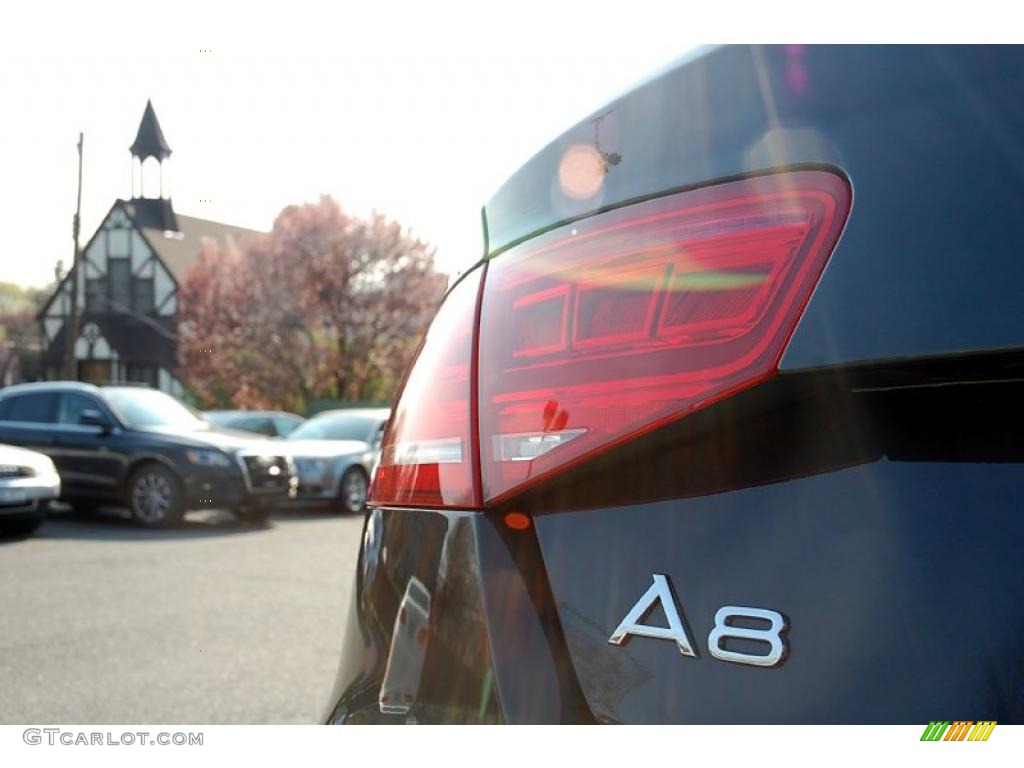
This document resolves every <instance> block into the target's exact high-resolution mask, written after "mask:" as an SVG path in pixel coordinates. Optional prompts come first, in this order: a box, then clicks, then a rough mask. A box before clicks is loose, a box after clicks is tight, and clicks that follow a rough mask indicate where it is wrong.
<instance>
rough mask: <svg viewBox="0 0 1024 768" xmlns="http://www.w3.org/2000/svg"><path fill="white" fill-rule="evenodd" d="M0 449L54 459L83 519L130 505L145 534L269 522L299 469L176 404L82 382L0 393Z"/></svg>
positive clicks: (147, 392)
mask: <svg viewBox="0 0 1024 768" xmlns="http://www.w3.org/2000/svg"><path fill="white" fill-rule="evenodd" d="M0 443H10V444H12V445H20V446H24V447H25V448H32V449H34V450H37V451H40V452H41V453H45V454H47V455H48V456H50V457H51V458H52V459H53V462H54V464H55V465H56V467H57V471H58V472H59V473H60V477H61V485H62V492H61V498H62V499H64V500H66V501H69V502H70V503H72V504H73V505H74V506H75V507H76V508H79V509H86V510H88V509H92V508H95V507H97V506H100V505H103V504H118V505H120V504H123V505H125V506H127V507H128V508H129V509H130V510H131V513H132V516H133V517H134V518H135V519H136V520H137V521H139V522H140V523H142V524H143V525H146V526H152V527H161V526H169V525H174V524H176V523H178V522H179V521H180V520H181V518H182V515H184V513H185V510H187V509H195V508H201V507H219V508H228V509H231V510H232V511H234V512H235V513H236V514H238V515H239V516H241V517H247V518H262V517H265V516H266V514H267V513H268V511H269V510H270V509H272V508H273V507H274V506H275V505H276V504H277V503H278V502H280V501H282V500H284V499H285V498H286V497H287V496H288V495H289V494H290V493H294V484H295V480H294V477H295V474H294V472H292V471H291V463H290V461H289V459H288V458H287V457H286V456H284V455H283V454H282V453H281V452H280V450H278V449H277V446H275V445H274V444H273V443H272V442H270V441H268V440H263V439H259V438H249V437H245V436H243V435H236V434H232V433H230V432H219V431H216V430H215V429H213V428H212V427H211V426H210V424H208V423H207V422H205V421H203V420H202V419H200V418H199V417H198V416H196V415H195V414H193V413H192V412H191V411H190V410H189V409H188V408H186V407H185V406H184V405H182V404H181V403H180V402H179V401H177V400H175V399H174V398H173V397H171V396H170V395H168V394H165V393H163V392H159V391H157V390H153V389H148V388H146V387H130V386H93V385H91V384H81V383H77V382H52V383H50V382H48V383H38V384H20V385H16V386H12V387H7V388H6V389H4V390H3V391H0Z"/></svg>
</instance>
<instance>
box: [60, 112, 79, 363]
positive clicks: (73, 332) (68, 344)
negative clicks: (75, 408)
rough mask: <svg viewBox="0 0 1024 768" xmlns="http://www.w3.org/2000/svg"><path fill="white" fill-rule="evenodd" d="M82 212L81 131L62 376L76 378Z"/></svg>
mask: <svg viewBox="0 0 1024 768" xmlns="http://www.w3.org/2000/svg"><path fill="white" fill-rule="evenodd" d="M81 213H82V132H81V131H79V132H78V202H77V203H76V204H75V219H74V223H73V225H72V228H71V229H72V235H71V237H72V239H73V240H74V241H75V251H74V258H73V259H72V261H71V275H70V278H71V279H70V282H71V311H70V313H69V314H68V320H67V324H66V325H65V327H64V331H65V333H64V356H65V357H64V378H66V379H68V380H74V379H77V378H78V371H77V366H76V365H75V342H76V341H77V340H78V230H79V222H80V219H81Z"/></svg>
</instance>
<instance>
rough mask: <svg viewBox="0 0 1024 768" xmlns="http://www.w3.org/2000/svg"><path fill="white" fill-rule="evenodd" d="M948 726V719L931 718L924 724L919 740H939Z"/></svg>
mask: <svg viewBox="0 0 1024 768" xmlns="http://www.w3.org/2000/svg"><path fill="white" fill-rule="evenodd" d="M948 727H949V720H932V721H931V722H930V723H928V725H927V726H925V729H924V733H922V734H921V741H939V740H940V739H941V738H942V734H944V733H945V732H946V729H947V728H948Z"/></svg>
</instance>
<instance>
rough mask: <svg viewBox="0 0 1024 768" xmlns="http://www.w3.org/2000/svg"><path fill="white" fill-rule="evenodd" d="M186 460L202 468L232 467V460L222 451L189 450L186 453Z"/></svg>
mask: <svg viewBox="0 0 1024 768" xmlns="http://www.w3.org/2000/svg"><path fill="white" fill-rule="evenodd" d="M185 458H186V459H188V461H189V463H190V464H197V465H199V466H200V467H230V466H231V459H229V458H228V457H227V456H225V455H224V454H223V453H221V452H220V451H201V450H195V449H189V450H187V451H185Z"/></svg>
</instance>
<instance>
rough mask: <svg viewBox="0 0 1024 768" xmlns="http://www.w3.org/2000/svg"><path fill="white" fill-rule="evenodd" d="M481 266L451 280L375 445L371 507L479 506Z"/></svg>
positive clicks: (370, 495)
mask: <svg viewBox="0 0 1024 768" xmlns="http://www.w3.org/2000/svg"><path fill="white" fill-rule="evenodd" d="M483 271H484V270H483V269H482V268H480V269H477V270H475V271H474V272H473V273H471V274H469V275H466V276H465V277H464V278H463V279H462V280H461V282H459V284H458V285H456V286H455V287H454V288H453V289H452V290H451V292H450V293H449V294H448V297H447V298H446V299H445V302H444V304H443V305H442V306H441V308H440V309H439V310H438V313H437V316H436V317H435V318H434V321H433V323H431V326H430V330H428V331H427V335H426V337H425V338H424V340H423V344H422V346H421V347H420V351H419V354H418V355H417V357H416V360H415V362H414V364H413V366H412V368H411V369H410V371H409V374H408V377H407V378H406V381H405V384H404V386H403V388H402V392H401V395H400V396H399V398H398V403H397V404H396V406H395V409H394V414H393V416H392V419H391V423H390V424H389V425H388V430H387V434H385V436H384V440H383V443H382V446H381V457H380V464H379V466H378V468H377V472H376V474H375V476H374V480H373V484H372V487H371V488H370V494H369V500H370V503H373V504H385V505H386V504H411V505H416V506H427V507H470V506H475V505H477V504H479V501H480V495H479V490H478V487H477V485H478V481H477V475H478V470H477V466H478V464H477V454H478V451H477V449H476V440H475V432H476V428H475V424H474V423H473V406H472V400H473V397H474V396H475V391H474V389H475V385H474V377H473V375H472V369H473V363H474V349H473V347H474V330H475V328H476V320H477V310H478V305H479V294H480V281H481V275H482V273H483Z"/></svg>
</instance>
